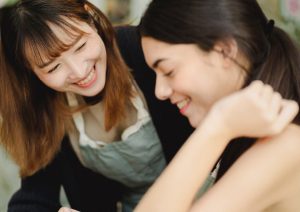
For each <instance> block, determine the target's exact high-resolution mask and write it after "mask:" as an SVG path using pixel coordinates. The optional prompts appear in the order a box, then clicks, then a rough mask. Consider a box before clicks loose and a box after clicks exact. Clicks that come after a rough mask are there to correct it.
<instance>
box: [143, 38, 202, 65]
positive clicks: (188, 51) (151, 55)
mask: <svg viewBox="0 0 300 212" xmlns="http://www.w3.org/2000/svg"><path fill="white" fill-rule="evenodd" d="M142 48H143V52H144V56H145V59H146V62H147V63H148V65H150V66H152V65H153V64H155V63H156V62H157V61H158V60H168V61H175V60H176V61H178V60H186V59H187V58H191V57H195V56H201V55H202V50H200V48H199V47H198V46H197V45H196V44H170V43H166V42H163V41H160V40H157V39H154V38H151V37H142Z"/></svg>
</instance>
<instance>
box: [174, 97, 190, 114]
mask: <svg viewBox="0 0 300 212" xmlns="http://www.w3.org/2000/svg"><path fill="white" fill-rule="evenodd" d="M190 102H191V100H190V99H184V100H182V101H180V102H178V103H177V107H178V108H179V110H180V113H182V114H183V113H184V112H185V111H186V109H187V108H188V106H189V103H190Z"/></svg>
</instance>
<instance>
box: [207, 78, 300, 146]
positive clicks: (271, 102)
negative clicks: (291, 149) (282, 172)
mask: <svg viewBox="0 0 300 212" xmlns="http://www.w3.org/2000/svg"><path fill="white" fill-rule="evenodd" d="M298 111H299V106H298V104H297V103H296V102H295V101H292V100H285V99H282V97H281V95H280V94H279V93H277V92H274V91H273V89H272V87H271V86H269V85H266V84H263V83H262V82H261V81H254V82H253V83H251V84H250V85H249V86H248V87H246V88H244V89H242V90H240V91H238V92H235V93H233V94H231V95H229V96H227V97H225V98H223V99H221V100H219V101H218V102H216V103H215V104H214V105H213V107H212V108H211V110H210V112H209V113H208V115H207V117H206V118H205V120H204V123H205V124H206V125H210V126H211V127H210V128H214V127H216V130H221V131H222V132H223V133H224V135H227V136H228V138H229V139H230V140H231V139H233V138H236V137H242V136H244V137H266V136H272V135H275V134H278V133H280V132H281V131H282V130H283V129H284V128H285V127H286V126H287V125H288V124H289V123H290V122H291V121H292V120H293V119H294V117H295V116H296V115H297V113H298ZM208 123H209V124H208Z"/></svg>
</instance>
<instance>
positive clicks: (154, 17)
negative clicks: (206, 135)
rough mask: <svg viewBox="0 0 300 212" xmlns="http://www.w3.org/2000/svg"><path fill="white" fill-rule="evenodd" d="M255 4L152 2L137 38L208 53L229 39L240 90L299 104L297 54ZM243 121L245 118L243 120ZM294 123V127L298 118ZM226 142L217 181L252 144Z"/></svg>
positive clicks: (250, 0) (243, 0) (234, 0)
mask: <svg viewBox="0 0 300 212" xmlns="http://www.w3.org/2000/svg"><path fill="white" fill-rule="evenodd" d="M273 24H274V23H273V21H269V20H268V19H267V17H266V16H265V15H264V13H263V11H262V10H261V8H260V7H259V5H258V3H257V2H256V1H255V0H153V1H152V2H151V3H150V5H149V7H148V9H147V10H146V12H145V14H144V16H143V17H142V20H141V23H140V31H141V34H142V36H149V37H153V38H155V39H157V40H160V41H164V42H167V43H170V44H197V45H198V47H199V48H200V49H202V50H203V51H206V52H209V51H212V50H213V47H214V45H215V44H216V43H217V42H219V41H226V40H228V39H234V40H235V41H236V42H237V45H238V49H239V51H240V52H241V53H242V54H243V55H244V56H245V57H246V58H247V60H248V61H249V63H250V67H249V70H247V78H246V81H245V84H244V86H247V85H248V84H249V83H250V82H251V81H253V80H256V79H257V80H261V81H263V82H264V83H267V84H269V85H271V86H272V87H273V88H274V90H276V91H278V92H279V93H280V94H281V95H282V96H283V98H287V99H293V100H295V101H297V102H298V103H299V102H300V101H299V100H300V99H299V98H300V56H299V50H298V48H297V46H296V45H295V44H294V42H293V41H292V40H291V39H290V37H289V36H288V35H287V34H286V33H285V32H284V31H283V30H281V29H280V28H278V27H276V26H273ZM245 121H247V120H245ZM294 123H297V124H300V117H299V114H298V116H297V117H296V118H295V120H294ZM241 139H248V138H240V139H237V140H235V141H233V142H231V143H230V144H229V145H228V146H227V148H226V150H225V151H224V153H223V155H222V162H221V167H220V171H219V174H218V175H219V176H218V178H220V177H221V176H222V175H223V174H224V173H225V172H226V171H227V170H228V169H229V167H230V166H231V165H232V164H233V163H234V161H235V160H236V159H237V158H238V157H239V156H240V155H241V154H242V153H243V152H244V151H245V150H247V149H248V148H249V147H250V146H251V145H252V144H253V142H254V139H250V141H249V142H240V140H241Z"/></svg>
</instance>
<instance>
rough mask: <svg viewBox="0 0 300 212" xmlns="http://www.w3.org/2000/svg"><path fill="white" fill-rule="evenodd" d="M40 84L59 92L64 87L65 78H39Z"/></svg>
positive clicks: (57, 76)
mask: <svg viewBox="0 0 300 212" xmlns="http://www.w3.org/2000/svg"><path fill="white" fill-rule="evenodd" d="M40 80H41V81H42V83H44V84H45V85H46V86H47V87H49V88H51V89H53V90H56V91H61V89H62V88H63V87H64V86H65V78H64V77H63V76H59V75H56V76H49V77H40Z"/></svg>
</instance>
